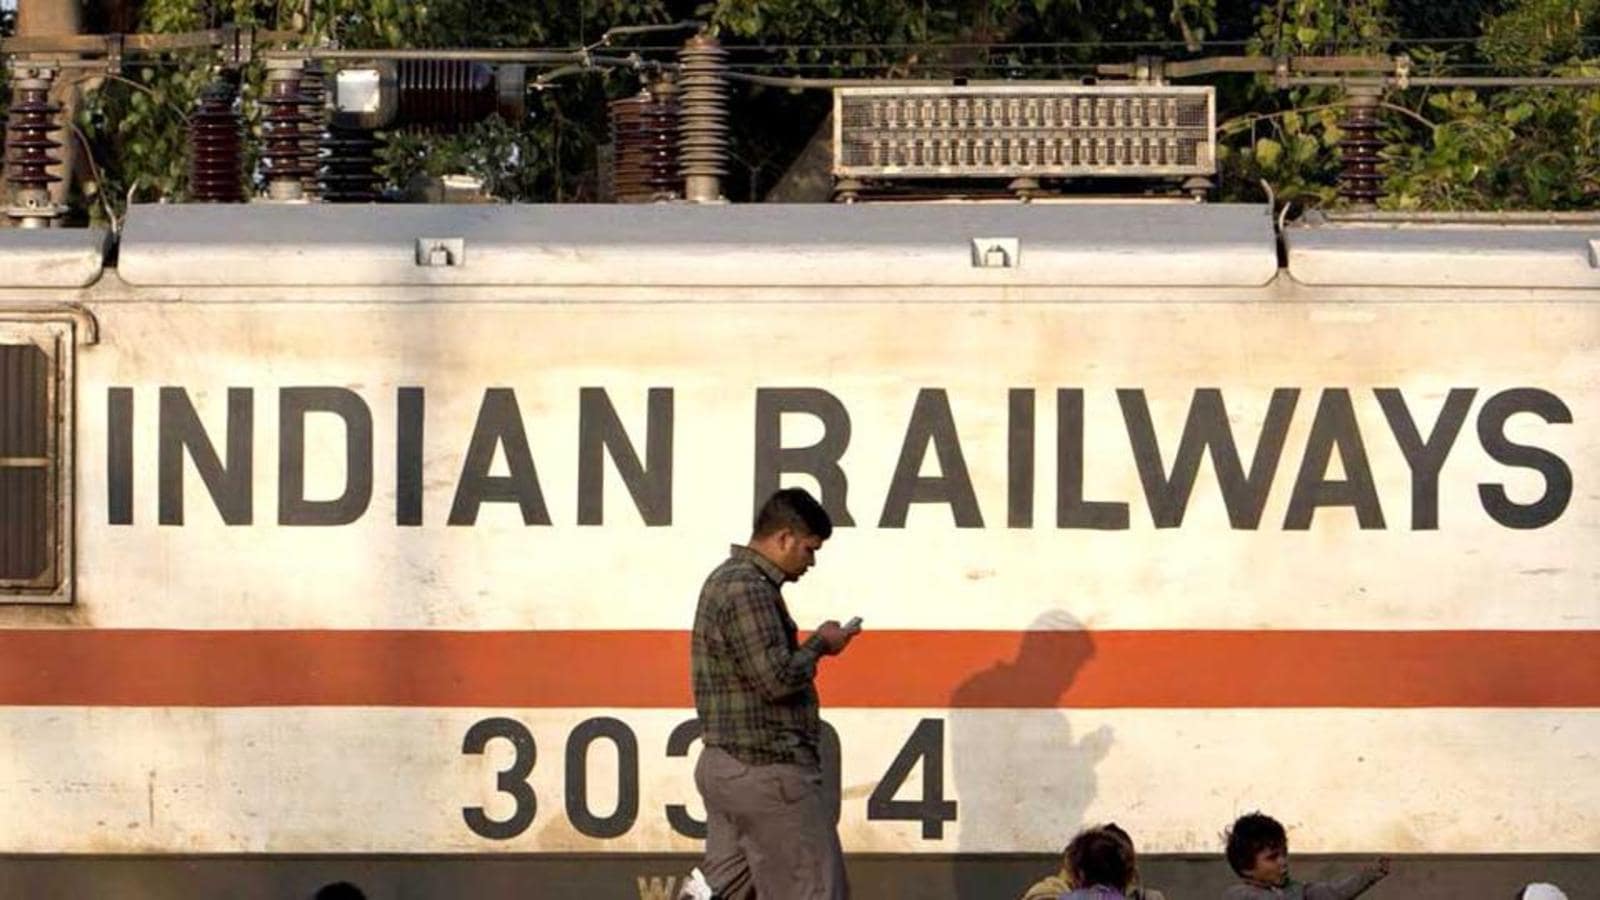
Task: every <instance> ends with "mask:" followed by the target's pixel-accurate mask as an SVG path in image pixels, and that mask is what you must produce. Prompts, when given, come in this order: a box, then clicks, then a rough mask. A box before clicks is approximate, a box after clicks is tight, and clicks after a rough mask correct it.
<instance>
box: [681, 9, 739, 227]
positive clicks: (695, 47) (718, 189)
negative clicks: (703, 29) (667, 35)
mask: <svg viewBox="0 0 1600 900" xmlns="http://www.w3.org/2000/svg"><path fill="white" fill-rule="evenodd" d="M727 59H728V54H727V51H725V50H723V49H722V45H721V44H719V43H717V39H716V38H714V37H712V36H711V35H709V34H697V35H695V36H694V37H692V38H690V39H689V40H688V41H686V42H685V43H684V45H683V49H682V50H680V51H679V52H678V63H679V66H678V71H679V79H678V86H679V88H680V94H679V96H680V98H681V100H680V118H679V135H680V137H679V142H678V146H679V148H680V152H679V162H680V164H681V166H682V170H683V181H684V197H685V198H686V199H688V200H689V201H691V202H694V203H714V202H716V201H718V200H720V199H722V176H724V175H726V174H727V173H728V101H727V92H728V90H727V79H726V77H725V73H726V70H727Z"/></svg>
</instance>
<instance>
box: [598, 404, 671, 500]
mask: <svg viewBox="0 0 1600 900" xmlns="http://www.w3.org/2000/svg"><path fill="white" fill-rule="evenodd" d="M647 406H648V408H647V411H646V413H645V426H644V428H645V457H644V458H645V461H644V464H643V465H640V464H639V454H638V453H637V452H636V451H635V450H634V448H633V442H632V441H630V440H628V433H627V431H626V430H624V429H623V427H622V420H621V419H619V418H617V410H616V407H614V406H612V405H611V398H610V397H609V396H608V395H607V394H606V391H605V388H597V387H586V388H583V389H582V390H580V391H579V392H578V524H579V525H601V524H604V521H605V493H604V492H605V472H604V465H605V455H606V454H607V453H610V455H611V462H612V463H613V464H615V465H616V467H617V474H619V475H621V476H622V483H623V484H624V485H626V486H627V488H628V494H629V495H630V496H632V497H633V505H634V506H635V507H637V508H638V510H639V516H640V517H641V518H642V519H644V523H645V524H646V525H671V524H672V388H651V389H650V392H649V395H648V400H647Z"/></svg>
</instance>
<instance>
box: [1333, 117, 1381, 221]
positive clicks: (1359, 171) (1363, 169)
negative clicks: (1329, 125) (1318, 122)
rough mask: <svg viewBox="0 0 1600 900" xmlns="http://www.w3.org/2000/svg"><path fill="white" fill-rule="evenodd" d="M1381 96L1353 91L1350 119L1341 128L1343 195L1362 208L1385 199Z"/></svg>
mask: <svg viewBox="0 0 1600 900" xmlns="http://www.w3.org/2000/svg"><path fill="white" fill-rule="evenodd" d="M1377 105H1378V97H1377V95H1376V94H1374V93H1371V92H1368V91H1356V90H1353V91H1351V93H1350V98H1349V102H1348V103H1347V104H1346V107H1345V110H1346V116H1345V119H1344V121H1342V122H1340V123H1339V127H1340V128H1341V129H1343V130H1344V133H1345V136H1344V139H1343V140H1341V141H1339V160H1340V166H1341V168H1340V171H1339V196H1340V197H1343V198H1344V199H1346V200H1348V201H1350V202H1351V203H1353V204H1356V205H1358V206H1373V205H1375V204H1376V203H1377V202H1378V198H1379V197H1382V196H1383V174H1382V173H1380V172H1379V171H1378V165H1379V163H1380V162H1381V159H1380V158H1379V156H1378V151H1380V150H1382V149H1383V141H1382V140H1380V139H1379V138H1378V128H1379V126H1380V123H1379V121H1378V116H1377Z"/></svg>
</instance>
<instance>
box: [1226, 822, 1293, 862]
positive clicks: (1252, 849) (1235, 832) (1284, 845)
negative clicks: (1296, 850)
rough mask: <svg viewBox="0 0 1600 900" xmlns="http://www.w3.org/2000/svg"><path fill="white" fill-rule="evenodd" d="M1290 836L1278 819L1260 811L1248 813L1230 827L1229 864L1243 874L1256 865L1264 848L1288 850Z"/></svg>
mask: <svg viewBox="0 0 1600 900" xmlns="http://www.w3.org/2000/svg"><path fill="white" fill-rule="evenodd" d="M1288 848H1289V836H1288V835H1287V834H1285V833H1284V831H1283V826H1282V825H1281V824H1279V823H1278V820H1277V819H1274V818H1273V817H1271V816H1269V815H1266V814H1264V813H1260V812H1253V813H1248V814H1246V815H1242V816H1240V817H1239V818H1238V819H1237V820H1235V821H1234V823H1233V827H1232V828H1229V829H1228V865H1230V866H1232V867H1233V871H1234V872H1236V873H1238V874H1239V875H1243V874H1244V873H1245V872H1248V871H1249V870H1250V869H1252V868H1254V867H1255V864H1256V857H1257V856H1258V855H1260V853H1261V851H1263V850H1287V849H1288Z"/></svg>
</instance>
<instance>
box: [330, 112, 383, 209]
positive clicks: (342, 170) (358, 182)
mask: <svg viewBox="0 0 1600 900" xmlns="http://www.w3.org/2000/svg"><path fill="white" fill-rule="evenodd" d="M380 146H381V143H380V142H379V140H378V134H377V132H375V131H372V130H371V129H367V128H346V127H343V126H340V125H332V124H330V125H329V126H328V130H327V133H326V134H324V135H323V138H322V169H321V171H320V172H319V173H318V175H317V181H318V182H319V188H320V190H321V192H322V199H323V202H325V203H376V202H377V201H378V200H379V198H380V196H381V192H382V186H383V176H382V175H379V174H378V150H379V148H380Z"/></svg>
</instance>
